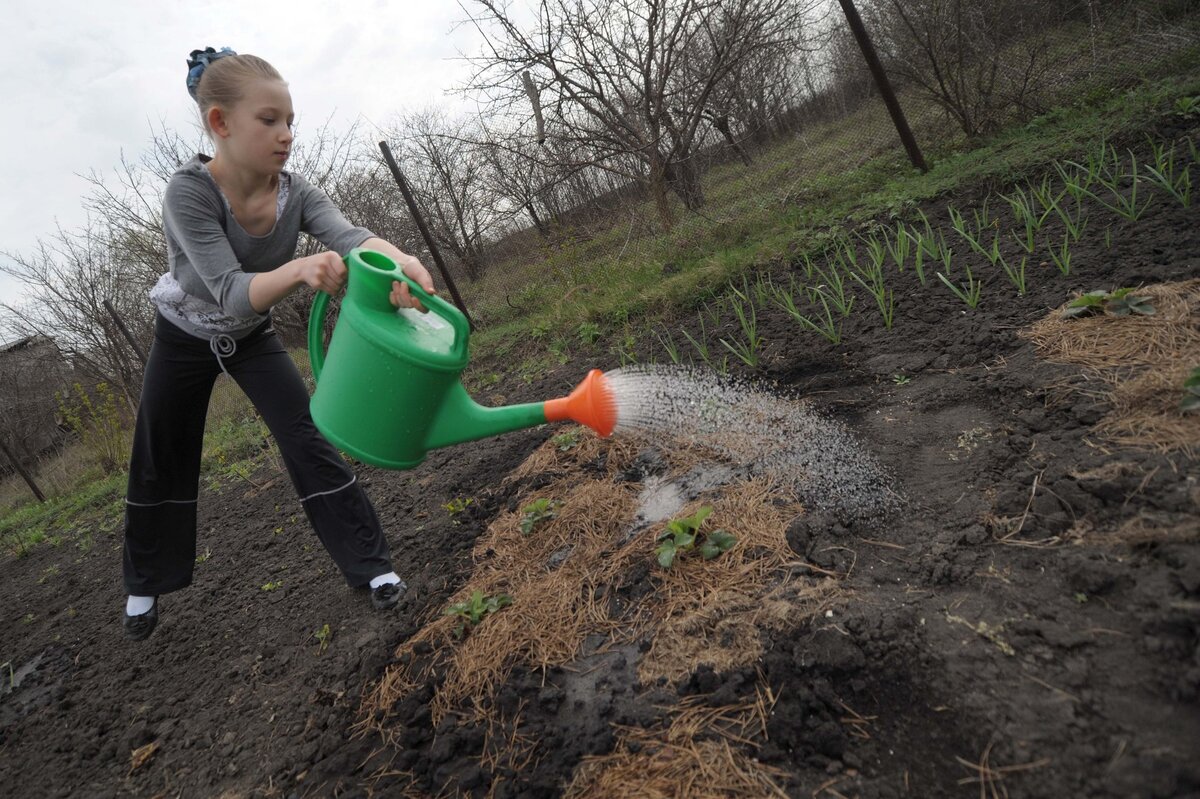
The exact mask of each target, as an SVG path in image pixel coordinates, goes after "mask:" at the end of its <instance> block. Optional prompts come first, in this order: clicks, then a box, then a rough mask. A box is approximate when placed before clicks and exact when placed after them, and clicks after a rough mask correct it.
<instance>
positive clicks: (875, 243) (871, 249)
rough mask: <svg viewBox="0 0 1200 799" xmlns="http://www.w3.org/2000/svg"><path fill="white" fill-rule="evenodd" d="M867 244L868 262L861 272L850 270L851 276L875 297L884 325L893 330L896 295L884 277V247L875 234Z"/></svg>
mask: <svg viewBox="0 0 1200 799" xmlns="http://www.w3.org/2000/svg"><path fill="white" fill-rule="evenodd" d="M866 245H867V262H866V264H865V265H864V267H863V270H862V272H861V274H860V273H859V271H858V270H853V271H851V272H850V277H851V278H853V279H854V280H855V282H857V283H858V284H859V285H861V286H862V287H863V288H865V289H866V290H867V291H868V292H870V294H871V296H872V297H874V298H875V305H876V307H877V308H879V313H880V315H881V316H882V317H883V326H884V327H885V328H887V329H888V330H891V329H892V320H893V318H894V317H895V314H896V295H895V293H894V292H893V291H892V290H891V289H889V288H888V287H887V284H886V282H885V279H884V275H883V262H884V247H883V244H882V243H881V242H880V241H879V240H878V239H876V238H875V237H874V236H871V237H870V238H868V239H867V240H866Z"/></svg>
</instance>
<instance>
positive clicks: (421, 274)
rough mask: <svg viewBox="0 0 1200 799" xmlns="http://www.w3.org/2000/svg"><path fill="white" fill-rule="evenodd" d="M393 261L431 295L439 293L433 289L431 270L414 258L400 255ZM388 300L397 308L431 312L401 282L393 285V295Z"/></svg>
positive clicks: (395, 256)
mask: <svg viewBox="0 0 1200 799" xmlns="http://www.w3.org/2000/svg"><path fill="white" fill-rule="evenodd" d="M392 259H393V260H394V261H395V262H396V263H397V265H399V267H400V271H402V272H404V274H406V275H408V276H409V277H410V278H412V279H413V280H415V281H416V282H417V285H418V286H420V287H421V288H423V289H425V290H426V291H427V292H429V293H430V294H436V293H437V291H436V290H435V289H434V288H433V278H432V277H430V276H429V270H428V269H426V268H425V267H424V266H423V265H422V264H421V262H420V261H419V260H417V259H416V258H415V257H414V256H412V255H406V254H404V253H399V255H398V256H397V255H395V254H393V255H392ZM388 299H390V300H391V301H392V305H395V306H396V307H397V308H416V309H417V310H418V311H421V312H422V313H425V312H427V311H428V310H429V309H428V308H426V307H425V306H424V305H422V304H421V302H420V301H419V300H418V299H417V298H416V297H414V296H413V295H412V292H411V291H409V288H408V284H407V283H404V282H402V281H399V280H397V281H395V282H393V283H392V293H391V294H390V295H389V296H388Z"/></svg>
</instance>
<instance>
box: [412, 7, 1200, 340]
mask: <svg viewBox="0 0 1200 799" xmlns="http://www.w3.org/2000/svg"><path fill="white" fill-rule="evenodd" d="M859 9H860V11H861V12H862V17H863V19H864V22H865V23H866V28H867V30H868V32H869V35H870V39H871V42H872V43H873V46H874V48H875V50H876V52H877V53H878V55H879V57H880V61H881V63H882V65H883V67H884V70H885V72H886V74H887V77H888V80H889V82H890V84H891V86H892V87H893V88H894V90H895V94H896V96H897V98H898V101H899V105H900V107H901V108H902V111H903V114H904V117H905V119H906V121H907V124H908V126H909V127H911V129H912V131H913V134H914V136H915V139H916V142H917V144H918V146H919V147H920V148H921V150H923V151H924V152H925V154H926V160H929V161H932V162H933V163H936V160H937V158H938V156H939V155H940V154H943V153H946V152H948V151H952V150H954V149H955V148H959V147H962V146H964V144H965V143H967V142H968V141H969V139H971V138H972V137H975V136H978V135H981V134H987V133H990V132H992V131H995V130H997V129H999V128H1001V127H1003V126H1005V125H1008V124H1011V123H1013V122H1020V121H1022V120H1027V119H1029V118H1031V117H1033V116H1035V115H1038V114H1041V113H1044V112H1046V111H1048V110H1050V109H1052V108H1055V107H1060V106H1063V105H1069V104H1071V103H1073V102H1075V101H1078V100H1081V99H1088V98H1094V97H1095V96H1096V95H1098V94H1103V93H1112V92H1121V91H1124V90H1127V89H1129V88H1131V87H1134V86H1137V85H1139V84H1141V83H1142V82H1144V81H1146V80H1148V79H1153V78H1156V77H1160V76H1163V75H1166V74H1170V73H1171V72H1172V70H1174V69H1177V68H1178V66H1179V65H1180V63H1186V62H1189V61H1193V62H1194V61H1195V60H1196V58H1197V52H1198V48H1200V11H1198V10H1197V6H1196V4H1194V3H1186V2H1075V1H1072V0H1066V1H1060V2H1051V3H1042V4H1031V3H1018V2H998V3H989V4H979V3H968V2H964V1H963V0H920V2H899V1H898V0H876V2H873V3H859ZM826 11H827V12H828V13H826V14H825V15H823V16H822V17H821V18H820V20H821V25H820V27H819V29H818V30H816V31H815V32H814V33H813V34H811V35H809V36H807V37H805V38H804V39H803V41H804V42H805V43H806V44H807V45H808V46H807V47H806V49H805V50H804V51H803V52H802V53H799V54H798V55H797V58H796V59H794V60H793V61H792V62H790V64H789V68H788V69H787V70H786V72H785V73H783V74H785V75H786V77H787V79H788V80H790V81H791V82H792V85H790V86H788V87H786V90H784V91H781V92H780V93H779V98H777V101H776V102H775V103H773V104H770V105H768V104H764V103H758V104H757V105H756V104H755V103H754V102H751V101H750V100H749V99H748V100H746V102H743V103H742V106H743V107H742V108H741V109H740V110H741V112H742V113H741V116H740V118H739V117H738V116H737V115H736V114H734V113H732V111H731V113H729V114H726V115H725V116H724V117H722V118H716V117H714V116H713V115H712V114H706V115H705V117H704V124H702V125H701V126H700V129H699V131H698V135H697V137H696V140H695V143H694V145H693V146H692V147H691V148H690V150H689V151H688V152H687V153H686V154H685V155H684V156H682V157H680V158H679V160H678V161H677V162H675V163H673V164H671V165H669V166H672V167H673V168H674V169H675V170H676V173H677V174H676V175H675V176H674V177H673V178H672V176H671V175H670V174H668V175H666V176H665V177H664V176H663V175H656V174H654V171H653V167H654V164H653V162H652V159H650V160H647V159H645V158H641V159H640V160H639V157H637V156H636V154H632V153H629V152H625V153H622V154H618V155H609V156H607V157H603V156H600V155H596V156H595V157H584V156H581V151H580V148H579V147H573V148H570V149H566V148H565V145H563V144H562V143H561V142H559V143H556V142H555V141H554V137H553V129H552V128H551V129H550V135H549V136H548V137H547V140H546V141H544V142H543V143H542V144H537V143H536V142H537V140H538V133H537V130H538V129H537V125H536V119H535V115H534V114H533V113H532V111H530V113H528V114H527V115H526V118H525V119H524V120H522V121H521V122H520V123H519V124H514V123H513V122H512V119H511V117H509V118H506V119H508V120H509V121H508V122H507V123H494V122H493V123H488V122H484V121H481V122H478V123H477V124H476V125H475V126H473V127H465V128H457V129H455V130H454V131H452V132H450V133H442V134H438V136H439V137H440V141H441V142H442V144H443V146H450V144H452V145H453V148H454V159H452V160H453V161H454V162H456V163H458V164H459V165H461V166H463V167H464V168H465V167H466V166H467V165H469V164H470V163H474V162H473V161H472V160H471V157H470V156H469V155H468V153H469V151H470V148H471V147H472V146H474V147H477V148H482V149H486V148H493V149H494V148H496V147H500V148H502V149H504V150H506V151H507V152H508V154H509V155H513V154H516V162H515V163H523V164H524V167H523V168H524V169H525V170H527V171H528V172H529V173H530V174H531V175H532V177H531V178H530V179H529V181H527V182H526V186H527V188H526V191H525V193H524V194H522V195H520V197H521V199H520V200H517V201H513V200H512V199H511V196H510V197H509V198H508V199H506V200H501V201H499V202H497V198H496V197H494V196H492V197H488V198H484V197H482V195H476V199H477V201H478V202H479V203H480V204H481V205H480V206H479V207H476V208H474V209H472V208H470V207H465V209H464V210H465V213H462V214H460V215H459V217H457V218H450V217H453V215H449V216H448V215H447V212H446V210H445V208H444V207H442V206H439V205H438V204H437V203H436V202H434V201H431V200H430V199H429V195H428V193H426V196H425V203H424V209H423V210H424V211H425V212H426V213H428V214H429V216H430V218H431V219H432V220H433V223H434V226H435V227H437V226H440V228H441V235H440V236H439V238H440V239H441V240H442V241H443V242H445V241H448V240H454V239H455V238H456V235H457V234H456V232H455V230H454V228H455V227H456V224H455V223H456V222H457V227H458V228H459V229H460V231H461V235H458V236H457V237H458V239H459V241H458V242H457V244H456V245H454V246H451V247H449V248H445V247H444V245H443V252H442V255H443V257H444V259H445V260H446V261H447V262H448V268H449V271H450V274H451V277H452V279H453V280H454V281H455V282H456V284H458V287H459V289H460V291H461V293H462V294H463V296H464V299H465V302H466V305H467V307H468V309H469V311H470V313H471V315H472V317H473V318H474V320H475V321H476V322H477V323H480V324H483V325H487V324H492V323H496V322H499V321H503V320H505V319H507V318H510V317H513V316H516V315H520V314H523V313H527V312H529V311H530V310H531V309H533V308H535V307H536V306H537V305H538V304H539V303H540V302H544V299H545V297H546V295H547V291H548V290H549V291H551V292H553V293H554V294H556V295H559V296H561V295H563V294H565V293H568V292H572V291H586V290H587V287H588V286H591V285H594V284H595V283H596V282H597V281H602V280H608V279H612V276H613V275H616V274H622V273H623V272H625V271H627V270H631V269H638V268H644V267H647V266H651V267H653V268H655V269H658V270H662V271H663V272H664V273H665V274H670V273H671V272H672V271H673V269H675V268H676V266H677V264H678V262H679V261H680V260H686V259H688V258H689V257H691V256H693V255H695V254H697V253H700V252H704V251H711V250H712V249H713V248H714V247H716V248H720V247H723V246H729V245H730V244H731V243H736V242H737V241H738V240H739V239H744V238H746V237H747V236H749V235H750V234H751V233H752V232H753V231H755V230H756V229H759V228H761V227H762V226H764V225H769V224H771V223H772V220H777V219H778V218H780V217H787V216H789V215H791V216H794V217H797V218H802V217H803V210H804V207H805V206H806V204H810V203H815V202H819V200H820V186H821V184H822V181H823V180H831V179H836V177H837V176H838V175H839V174H842V173H845V172H848V171H850V170H853V169H855V168H857V167H859V166H861V165H863V164H864V163H866V162H867V161H869V160H871V159H875V158H877V157H879V156H880V155H886V154H894V155H895V158H894V159H893V160H892V162H891V163H892V164H893V168H894V169H896V170H902V169H910V168H912V165H911V163H910V161H909V160H908V158H907V157H906V156H905V150H904V148H903V147H902V146H901V140H900V136H899V134H898V133H897V126H896V124H895V122H894V120H893V119H892V118H891V117H890V116H889V113H888V110H887V108H886V107H885V104H884V102H883V99H882V98H881V95H880V92H879V89H878V87H877V85H876V83H875V82H874V81H873V79H872V76H871V74H870V72H869V70H868V69H867V66H866V62H865V60H864V57H863V53H862V52H861V50H860V49H859V46H858V44H857V43H856V42H855V41H854V39H853V37H852V35H851V32H850V30H849V28H848V26H847V22H846V17H845V16H844V15H842V14H841V12H840V11H837V10H836V4H830V7H829V8H828V9H826ZM797 41H801V40H800V39H798V40H797ZM751 99H752V98H751ZM768 109H769V110H770V113H769V114H768V113H765V111H766V110H768ZM505 124H507V125H508V127H504V125H505ZM665 135H666V134H664V136H665ZM436 146H437V145H434V147H436ZM428 147H429V145H426V149H427V150H428ZM424 157H425V158H429V157H431V156H430V155H429V153H428V152H425V154H424ZM414 160H419V158H417V159H414V158H410V159H409V162H410V163H413V162H414ZM516 169H517V167H512V166H510V170H516ZM683 172H686V173H687V174H688V175H690V176H693V177H692V179H691V181H690V182H689V181H688V180H684V179H683V178H682V177H680V175H679V174H678V173H683ZM454 179H456V180H460V181H461V180H466V179H467V178H466V177H465V173H460V174H458V175H457V176H455V177H454ZM538 181H540V183H539V182H538ZM530 186H533V187H534V188H532V189H530V188H528V187H530ZM443 188H444V186H443ZM484 205H486V208H484V207H483V206H484ZM417 249H418V250H419V249H420V247H417ZM426 261H427V263H428V259H427V258H426Z"/></svg>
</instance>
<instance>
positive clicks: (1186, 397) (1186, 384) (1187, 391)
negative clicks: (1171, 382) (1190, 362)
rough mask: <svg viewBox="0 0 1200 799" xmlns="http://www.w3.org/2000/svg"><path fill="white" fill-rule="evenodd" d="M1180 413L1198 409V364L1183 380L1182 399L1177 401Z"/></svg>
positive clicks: (1199, 383) (1199, 369)
mask: <svg viewBox="0 0 1200 799" xmlns="http://www.w3.org/2000/svg"><path fill="white" fill-rule="evenodd" d="M1179 410H1180V412H1181V413H1189V412H1194V411H1200V366H1197V367H1196V368H1195V369H1193V370H1192V373H1191V374H1190V375H1188V378H1187V380H1184V381H1183V399H1182V400H1181V401H1180V403H1179Z"/></svg>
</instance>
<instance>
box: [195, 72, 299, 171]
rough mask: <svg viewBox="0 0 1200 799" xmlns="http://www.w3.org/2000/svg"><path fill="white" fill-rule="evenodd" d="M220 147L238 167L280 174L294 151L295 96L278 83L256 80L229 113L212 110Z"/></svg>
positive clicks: (211, 117)
mask: <svg viewBox="0 0 1200 799" xmlns="http://www.w3.org/2000/svg"><path fill="white" fill-rule="evenodd" d="M209 114H210V117H209V122H210V127H212V130H213V133H214V134H215V138H216V143H217V147H218V148H219V149H220V150H222V153H223V154H224V155H226V156H227V157H228V158H229V159H230V160H232V161H233V162H234V163H235V164H237V165H238V166H240V167H242V168H244V169H248V170H251V171H253V172H260V173H270V174H278V173H279V171H280V170H282V169H283V166H284V164H286V163H287V159H288V156H289V155H290V154H291V149H292V139H293V136H292V122H293V121H294V120H295V117H296V114H295V112H294V111H293V110H292V95H291V93H290V92H288V89H287V85H286V84H284V83H283V82H281V81H277V80H267V79H260V80H255V81H253V82H252V83H250V84H249V85H248V86H247V87H246V91H245V93H244V95H243V96H242V99H241V101H240V102H239V103H238V104H237V105H235V106H234V107H233V108H232V109H231V110H229V111H222V110H221V109H217V108H213V109H211V110H210V111H209Z"/></svg>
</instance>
